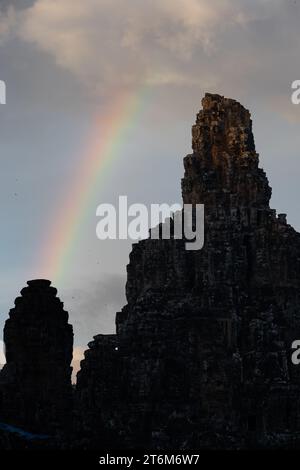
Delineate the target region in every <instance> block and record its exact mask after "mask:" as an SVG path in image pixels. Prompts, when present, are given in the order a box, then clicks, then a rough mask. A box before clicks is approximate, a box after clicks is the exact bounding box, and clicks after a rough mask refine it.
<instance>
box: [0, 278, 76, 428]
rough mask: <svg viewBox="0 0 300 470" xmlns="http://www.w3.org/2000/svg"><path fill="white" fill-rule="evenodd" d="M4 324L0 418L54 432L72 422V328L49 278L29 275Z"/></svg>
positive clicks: (6, 421)
mask: <svg viewBox="0 0 300 470" xmlns="http://www.w3.org/2000/svg"><path fill="white" fill-rule="evenodd" d="M27 284H28V287H25V288H24V289H22V291H21V297H18V298H17V299H16V300H15V307H14V308H13V309H12V310H11V311H10V313H9V319H8V320H6V323H5V328H4V342H5V348H6V360H7V363H6V365H5V366H4V368H3V369H2V370H1V372H0V422H5V423H9V424H10V425H16V426H19V427H21V428H23V429H25V430H26V431H28V432H29V431H30V432H35V433H42V434H43V435H46V434H50V435H55V434H57V433H63V432H64V431H66V429H67V428H68V426H69V425H70V419H71V412H72V388H71V372H72V369H71V366H70V364H71V360H72V349H73V329H72V326H71V325H69V324H68V314H67V312H65V311H64V309H63V303H62V302H61V301H60V300H59V298H58V297H56V293H57V291H56V289H55V288H54V287H51V286H50V284H51V282H50V281H46V280H35V281H29V282H28V283H27Z"/></svg>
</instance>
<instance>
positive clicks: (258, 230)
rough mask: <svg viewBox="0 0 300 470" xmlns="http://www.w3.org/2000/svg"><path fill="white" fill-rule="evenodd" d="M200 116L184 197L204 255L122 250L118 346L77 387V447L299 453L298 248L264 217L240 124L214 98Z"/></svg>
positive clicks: (246, 123) (98, 353) (253, 160)
mask: <svg viewBox="0 0 300 470" xmlns="http://www.w3.org/2000/svg"><path fill="white" fill-rule="evenodd" d="M202 105H203V109H202V110H201V111H200V112H199V113H198V115H197V119H196V123H195V125H194V126H193V129H192V149H193V153H192V154H190V155H187V156H186V157H185V159H184V168H185V174H184V178H183V180H182V197H183V201H184V203H192V204H196V203H202V204H204V205H205V244H204V247H203V249H202V250H199V251H186V250H185V246H184V240H174V239H171V240H151V239H147V240H144V241H141V242H139V243H137V244H135V245H134V246H133V250H132V253H131V255H130V262H129V265H128V268H127V272H128V279H127V285H126V294H127V300H128V304H127V305H126V306H125V307H124V308H123V309H122V311H121V312H119V313H117V316H116V327H117V334H116V335H115V336H111V335H110V336H108V337H107V336H104V335H99V336H96V337H95V339H94V341H93V342H92V343H91V344H90V345H89V349H88V350H87V351H86V354H85V359H84V360H83V362H82V367H81V371H80V372H79V374H78V383H77V392H76V394H77V406H78V410H80V416H81V420H82V427H83V428H84V429H85V431H86V435H88V436H89V443H88V445H92V446H95V447H96V446H97V445H98V446H99V445H101V439H103V438H104V437H105V439H106V440H108V441H110V443H111V445H115V446H116V447H119V446H120V445H121V446H124V447H126V446H127V447H129V448H130V447H131V448H135V447H138V446H140V447H143V448H145V447H146V448H159V449H176V448H177V449H178V448H181V449H182V448H184V449H189V448H248V447H278V446H279V447H280V446H283V447H293V446H296V445H299V444H300V442H299V436H300V434H299V432H300V411H299V410H300V393H299V392H300V375H299V374H300V369H299V368H297V366H295V365H293V364H292V362H291V344H292V341H293V340H294V339H295V338H300V299H299V292H300V291H299V288H300V235H299V234H298V233H297V232H296V231H295V230H294V229H293V228H292V227H291V226H290V225H288V224H287V222H286V218H285V216H284V215H283V214H280V215H279V216H276V212H275V210H273V209H270V206H269V200H270V197H271V188H270V187H269V184H268V180H267V178H266V175H265V173H264V171H263V170H262V169H261V168H259V166H258V154H257V153H256V150H255V144H254V138H253V134H252V122H251V118H250V113H249V111H247V110H246V109H245V108H244V107H243V106H242V105H241V104H239V103H238V102H236V101H235V100H232V99H227V98H224V97H222V96H219V95H212V94H206V95H205V97H204V99H203V100H202ZM96 416H97V419H96V418H95V417H96ZM112 436H113V440H112ZM116 436H117V438H116Z"/></svg>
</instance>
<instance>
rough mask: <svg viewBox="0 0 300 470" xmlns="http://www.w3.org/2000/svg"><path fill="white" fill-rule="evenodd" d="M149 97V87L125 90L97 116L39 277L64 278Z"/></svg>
mask: <svg viewBox="0 0 300 470" xmlns="http://www.w3.org/2000/svg"><path fill="white" fill-rule="evenodd" d="M147 96H148V89H146V88H145V87H144V88H142V89H141V90H139V91H138V92H135V93H130V92H126V93H123V94H122V95H121V96H118V97H117V98H116V99H115V100H114V102H113V103H112V104H110V106H109V109H108V111H107V112H105V113H103V111H102V113H101V115H100V116H96V117H95V119H94V123H93V126H92V131H91V133H90V137H89V139H88V144H87V145H86V148H85V149H84V151H83V152H82V157H81V158H80V159H79V160H80V163H79V165H78V167H77V169H76V174H75V178H74V179H72V184H71V187H70V188H69V189H68V191H67V196H66V199H65V200H64V201H63V203H62V205H61V207H60V210H59V213H58V214H57V213H56V216H55V217H54V220H52V223H51V227H50V230H48V232H47V234H48V235H47V237H46V240H45V241H44V243H43V245H42V254H41V255H40V256H39V260H41V259H42V262H41V261H39V262H38V270H35V271H36V272H38V273H39V277H41V276H40V274H42V277H46V278H48V279H51V280H52V281H54V282H55V283H56V284H57V283H59V282H60V281H61V280H62V278H63V276H64V274H65V272H66V271H67V269H68V266H69V262H70V259H71V256H72V253H73V252H74V249H75V247H76V243H77V241H78V238H79V235H80V232H81V230H82V227H84V226H85V217H86V214H87V212H88V209H89V208H90V207H91V204H93V202H94V193H95V190H96V189H98V188H99V186H100V184H101V180H102V179H103V177H104V176H105V175H106V173H107V170H108V168H109V167H110V166H111V164H112V162H113V161H114V160H115V159H116V158H117V157H118V156H119V155H120V150H121V147H122V144H123V143H124V141H125V139H126V137H127V136H128V133H129V131H130V130H131V129H132V128H133V127H134V126H135V124H136V122H137V120H138V118H139V117H140V115H141V113H142V111H143V109H144V108H145V104H146V103H147ZM95 210H96V207H95Z"/></svg>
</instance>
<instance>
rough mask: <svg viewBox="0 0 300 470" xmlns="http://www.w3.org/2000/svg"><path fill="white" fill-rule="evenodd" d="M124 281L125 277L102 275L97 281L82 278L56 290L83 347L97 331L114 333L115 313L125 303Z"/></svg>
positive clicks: (76, 339)
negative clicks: (78, 283)
mask: <svg viewBox="0 0 300 470" xmlns="http://www.w3.org/2000/svg"><path fill="white" fill-rule="evenodd" d="M125 282H126V278H125V276H122V275H119V274H105V275H103V276H102V277H101V278H100V279H99V280H97V281H95V280H92V281H87V280H83V281H82V283H81V284H80V285H78V286H74V288H72V289H70V290H61V291H60V292H59V296H60V297H61V299H62V300H63V301H64V304H65V309H66V310H67V311H68V312H69V315H70V322H71V323H72V324H73V327H74V333H75V341H77V344H79V345H80V346H83V347H84V346H85V345H86V344H87V343H88V342H89V341H91V339H92V337H93V336H94V335H96V334H99V333H102V334H107V333H114V332H115V315H116V312H117V311H118V310H120V309H121V308H122V307H123V306H124V305H125V303H126V299H125ZM74 283H76V281H75V282H74ZM78 341H79V343H78Z"/></svg>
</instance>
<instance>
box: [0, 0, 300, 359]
mask: <svg viewBox="0 0 300 470" xmlns="http://www.w3.org/2000/svg"><path fill="white" fill-rule="evenodd" d="M299 24H300V2H299V0H210V1H209V2H208V1H206V0H85V1H84V2H82V1H81V0H14V1H13V0H0V79H1V80H4V81H5V82H6V86H7V104H6V105H0V155H1V170H0V215H1V250H0V270H1V289H0V329H1V330H2V327H3V324H4V321H5V319H6V318H7V315H8V311H9V309H10V308H12V307H13V302H14V299H15V297H16V296H17V295H18V293H19V291H20V290H21V288H22V287H23V286H24V285H25V284H26V281H27V280H29V279H31V278H35V277H40V276H44V277H51V276H52V273H50V272H49V273H47V272H46V271H47V266H46V268H45V259H47V255H48V256H49V252H51V250H52V251H53V247H51V246H49V244H50V245H51V235H49V234H51V233H53V232H55V228H56V226H58V217H59V214H60V213H61V210H62V208H64V207H67V206H66V205H65V201H66V198H70V191H72V187H73V188H74V186H73V185H72V182H73V181H74V179H75V178H76V174H77V173H76V171H78V168H81V166H82V164H83V162H84V161H85V160H84V158H85V157H86V155H87V151H86V149H87V148H88V147H89V145H90V140H91V133H92V130H93V133H94V132H95V116H96V117H97V118H99V122H105V119H106V117H107V116H108V115H109V112H110V108H111V107H112V104H113V106H114V107H115V108H118V100H119V99H120V98H119V97H121V96H123V95H124V94H128V95H130V96H133V97H135V98H136V100H137V101H138V102H139V105H140V108H141V110H140V111H139V113H138V114H137V116H136V117H135V119H134V122H132V123H131V124H132V125H131V126H129V129H128V130H127V132H126V133H125V134H124V136H123V138H122V141H121V142H120V145H119V147H118V150H117V151H116V154H115V155H114V158H113V161H112V162H109V164H108V165H107V168H106V170H105V173H103V175H99V180H98V184H97V185H96V190H95V191H94V193H93V197H90V198H89V203H88V204H87V205H86V206H85V209H84V212H85V214H84V217H82V214H81V213H80V210H79V209H78V219H79V218H80V221H81V223H80V227H79V229H78V230H77V231H76V236H75V234H74V236H72V234H71V235H70V238H69V244H70V245H72V250H71V251H70V254H69V256H68V260H67V262H66V261H64V266H63V275H62V276H60V278H59V280H58V281H57V282H55V285H56V287H57V288H58V290H59V296H60V298H61V299H62V300H63V301H64V303H65V308H66V309H67V310H68V311H69V313H70V320H71V322H72V323H73V325H74V329H75V335H76V336H75V343H76V346H77V347H78V348H84V347H85V345H86V343H87V342H88V341H89V340H90V339H91V338H92V336H93V335H94V334H97V333H109V332H113V331H114V316H115V312H116V311H117V310H118V309H120V308H121V307H122V305H124V303H125V295H124V289H125V280H126V264H127V263H128V253H129V251H130V246H131V243H130V242H128V241H99V240H97V238H96V235H95V227H96V223H97V219H96V216H95V211H96V207H97V205H98V204H100V203H102V202H108V203H109V202H111V203H115V202H116V201H117V199H118V196H119V195H127V196H128V200H129V203H133V202H144V203H146V204H150V203H152V202H153V203H155V202H169V203H174V202H180V200H181V197H180V178H181V176H182V173H183V169H182V158H183V157H184V156H185V155H186V154H187V153H189V152H190V149H191V145H190V141H191V139H190V128H191V125H192V124H193V122H194V119H195V114H196V112H197V111H198V110H199V108H200V101H201V98H202V96H203V94H204V93H205V92H206V91H208V92H216V93H220V94H223V95H226V96H228V97H231V98H235V99H237V100H239V101H241V102H242V103H243V104H244V105H245V106H246V107H247V108H249V109H250V110H251V112H252V117H253V120H254V132H255V140H256V146H257V150H258V152H259V153H260V156H261V165H262V166H263V167H264V168H265V170H266V171H267V174H268V177H269V180H270V184H271V186H272V187H273V196H272V206H273V207H274V208H276V209H277V210H278V212H287V213H288V221H289V222H290V223H291V224H293V225H294V226H295V227H296V228H297V229H300V215H299V211H298V201H299V196H300V186H299V183H298V181H299V175H300V163H299V158H300V151H299V149H300V145H299V143H300V142H299V141H300V133H299V127H300V105H299V107H298V106H296V105H293V104H291V99H290V97H291V83H292V81H294V80H296V79H300V59H299V48H300V32H299ZM120 107H121V104H120ZM125 121H126V120H125ZM128 121H130V116H128ZM96 122H98V121H96ZM123 124H124V126H125V127H126V125H127V124H128V123H126V122H123ZM101 135H102V134H101V125H100V124H99V136H100V139H101ZM112 138H113V134H112ZM99 158H101V155H99ZM88 164H89V160H88V159H87V160H86V165H88ZM70 188H71V189H70ZM75 189H76V192H79V193H80V191H83V192H84V191H85V190H86V188H80V185H79V186H77V187H76V186H75ZM73 191H74V189H73ZM71 196H72V192H71ZM79 196H80V197H79V200H81V199H80V198H84V194H82V195H81V194H79ZM72 200H73V199H72ZM74 201H75V202H74V204H76V201H78V194H74ZM68 207H70V205H69V206H68ZM73 209H74V208H73ZM74 210H75V213H76V207H75V209H74ZM66 218H67V214H66ZM54 248H55V247H54ZM0 362H1V357H0Z"/></svg>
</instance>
